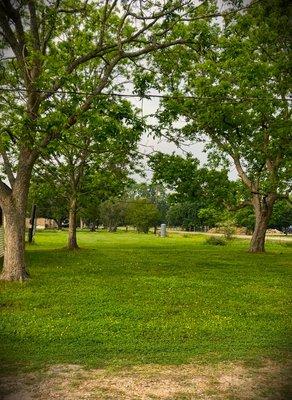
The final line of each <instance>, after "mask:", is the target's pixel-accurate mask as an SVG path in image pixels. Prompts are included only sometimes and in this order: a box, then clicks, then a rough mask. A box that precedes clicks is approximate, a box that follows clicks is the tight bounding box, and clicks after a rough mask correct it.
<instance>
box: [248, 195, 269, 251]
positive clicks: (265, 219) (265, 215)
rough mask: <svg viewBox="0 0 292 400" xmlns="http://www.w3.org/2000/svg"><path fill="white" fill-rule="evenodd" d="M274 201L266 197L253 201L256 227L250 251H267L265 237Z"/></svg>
mask: <svg viewBox="0 0 292 400" xmlns="http://www.w3.org/2000/svg"><path fill="white" fill-rule="evenodd" d="M273 204H274V202H273V201H272V202H269V203H268V202H267V200H266V198H264V199H263V200H262V202H259V199H255V200H254V201H253V206H254V212H255V228H254V231H253V235H252V238H251V242H250V247H249V252H251V253H263V252H265V239H266V232H267V228H268V223H269V219H270V217H271V214H272V211H273Z"/></svg>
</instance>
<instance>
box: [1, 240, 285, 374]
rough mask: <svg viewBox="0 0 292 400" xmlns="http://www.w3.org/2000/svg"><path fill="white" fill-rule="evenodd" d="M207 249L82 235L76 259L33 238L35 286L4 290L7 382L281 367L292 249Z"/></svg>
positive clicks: (53, 243)
mask: <svg viewBox="0 0 292 400" xmlns="http://www.w3.org/2000/svg"><path fill="white" fill-rule="evenodd" d="M204 241H205V238H204V237H203V236H200V235H195V236H190V237H183V236H181V235H175V234H173V235H172V236H170V237H168V238H159V237H155V236H154V235H138V234H136V233H125V232H120V233H116V234H109V233H102V232H96V233H90V232H80V233H79V243H80V246H81V247H82V249H81V250H79V251H74V252H70V251H67V250H65V249H64V248H63V247H64V246H65V244H66V232H41V233H38V234H37V236H36V244H35V245H32V246H30V247H29V248H28V251H27V261H28V265H29V266H30V268H29V270H30V274H31V280H29V281H28V282H27V283H24V284H18V283H4V282H2V283H1V284H0V289H1V300H0V305H1V307H0V312H1V327H0V334H1V339H0V353H1V368H2V370H4V369H5V371H6V373H7V370H18V371H21V370H22V371H23V370H27V369H35V368H40V367H42V366H44V365H51V364H60V363H62V364H64V363H69V364H79V365H84V366H88V367H94V368H99V367H116V366H125V365H138V364H149V363H156V364H186V363H189V362H192V361H194V360H196V362H200V363H210V362H211V363H213V362H220V361H232V360H245V361H248V362H252V363H254V362H257V360H259V359H261V358H262V357H269V358H270V359H275V360H281V359H285V358H286V356H287V354H288V352H289V346H290V343H289V328H290V327H291V324H290V318H291V314H290V311H291V308H290V307H289V287H290V278H291V255H292V247H291V246H289V245H288V244H287V245H284V244H278V243H268V245H267V253H266V254H261V255H258V254H249V253H247V252H246V248H247V244H248V243H247V242H246V241H240V240H233V241H231V242H230V243H229V244H228V245H227V246H222V247H221V246H210V245H207V244H205V243H204ZM2 372H3V371H2Z"/></svg>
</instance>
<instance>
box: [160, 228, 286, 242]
mask: <svg viewBox="0 0 292 400" xmlns="http://www.w3.org/2000/svg"><path fill="white" fill-rule="evenodd" d="M167 232H168V233H179V234H181V235H206V236H223V234H222V233H208V232H193V231H177V230H172V229H168V230H167ZM233 237H235V238H238V239H248V240H251V235H233ZM266 240H273V241H277V242H279V243H281V242H285V243H287V242H288V243H292V235H275V236H272V235H271V236H270V235H267V236H266Z"/></svg>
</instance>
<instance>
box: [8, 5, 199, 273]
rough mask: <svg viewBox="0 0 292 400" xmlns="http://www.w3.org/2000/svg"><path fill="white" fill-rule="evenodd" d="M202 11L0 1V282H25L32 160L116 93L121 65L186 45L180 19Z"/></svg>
mask: <svg viewBox="0 0 292 400" xmlns="http://www.w3.org/2000/svg"><path fill="white" fill-rule="evenodd" d="M205 11H206V7H201V5H199V6H198V5H195V4H193V2H192V1H190V0H188V1H187V0H183V1H173V0H169V1H166V2H163V3H160V2H158V3H157V4H156V2H153V1H145V2H138V1H132V2H124V1H121V2H118V1H116V0H114V1H112V2H110V1H108V0H104V1H98V2H87V1H81V0H75V1H72V0H55V1H52V2H51V1H44V0H41V1H27V2H20V1H15V2H12V1H11V0H5V1H4V0H3V1H2V0H1V1H0V38H1V39H0V40H1V42H0V49H2V50H3V52H2V57H1V77H0V83H1V85H2V87H1V126H0V133H1V137H0V151H1V155H2V164H3V171H4V172H5V173H6V177H7V179H8V180H9V184H8V183H7V181H5V180H1V182H0V205H1V207H2V209H3V210H4V214H5V218H6V230H5V254H4V267H3V271H2V275H1V279H3V280H24V279H26V278H27V277H28V273H27V271H26V267H25V260H24V231H25V210H26V206H27V196H28V191H29V183H30V179H31V173H32V170H33V167H34V164H35V162H36V161H37V160H38V159H39V157H40V156H42V155H44V154H48V153H51V151H52V149H54V146H56V144H57V143H58V142H59V141H60V140H61V139H62V137H63V135H64V133H66V134H68V132H70V131H71V128H72V127H73V126H74V125H75V124H76V123H77V122H79V121H80V119H82V118H86V116H87V113H88V112H89V110H90V109H92V108H95V107H96V105H97V104H98V103H99V100H100V99H101V97H102V95H103V94H105V93H107V94H110V93H112V92H113V90H115V89H119V85H120V84H121V81H122V79H123V78H122V76H126V75H127V74H128V72H127V69H128V70H129V68H130V67H129V66H128V65H127V64H128V62H129V61H134V60H136V59H137V60H138V59H139V57H141V56H143V55H146V54H150V53H151V52H153V51H157V50H160V49H163V48H166V47H169V46H174V45H181V44H184V43H187V42H188V41H190V40H191V39H192V38H189V37H186V38H185V37H182V33H184V32H183V31H182V30H181V27H182V24H183V22H182V20H183V19H185V18H187V17H188V16H191V17H193V16H194V15H196V16H199V15H201V14H202V13H203V14H204V13H205ZM93 71H94V74H93V73H92V72H93ZM87 76H88V79H86V78H87ZM93 76H94V77H93ZM80 77H81V79H79V78H80Z"/></svg>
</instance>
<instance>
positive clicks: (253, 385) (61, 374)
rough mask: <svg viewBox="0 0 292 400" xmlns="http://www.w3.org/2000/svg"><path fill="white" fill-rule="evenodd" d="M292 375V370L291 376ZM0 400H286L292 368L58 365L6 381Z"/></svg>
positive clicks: (271, 365) (3, 380)
mask: <svg viewBox="0 0 292 400" xmlns="http://www.w3.org/2000/svg"><path fill="white" fill-rule="evenodd" d="M290 371H291V370H290ZM0 393H2V395H1V396H0V398H1V400H48V399H58V400H80V399H97V400H138V399H139V400H158V399H162V400H197V399H198V400H223V399H229V400H288V399H290V398H292V390H291V387H289V366H288V364H280V363H276V362H273V361H271V360H264V361H263V362H262V363H261V365H260V366H257V367H255V366H253V367H250V366H249V367H248V366H246V365H244V364H243V363H221V364H216V365H195V364H188V365H181V366H160V365H145V366H139V367H131V368H128V369H121V370H118V371H110V370H106V369H91V370H86V369H84V368H83V367H81V366H78V365H55V366H52V367H49V368H48V369H47V370H44V371H41V372H36V373H29V374H21V375H17V376H6V377H2V378H1V380H0Z"/></svg>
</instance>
